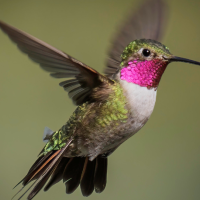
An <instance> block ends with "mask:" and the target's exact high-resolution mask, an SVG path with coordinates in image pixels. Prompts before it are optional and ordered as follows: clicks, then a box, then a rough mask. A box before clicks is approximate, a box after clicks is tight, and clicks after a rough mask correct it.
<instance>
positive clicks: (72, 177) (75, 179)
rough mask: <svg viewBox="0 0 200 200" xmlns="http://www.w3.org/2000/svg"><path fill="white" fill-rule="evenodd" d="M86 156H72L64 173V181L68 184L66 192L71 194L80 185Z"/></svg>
mask: <svg viewBox="0 0 200 200" xmlns="http://www.w3.org/2000/svg"><path fill="white" fill-rule="evenodd" d="M84 160H85V158H78V157H77V158H71V159H70V161H69V162H68V164H67V166H66V168H65V170H64V173H63V182H64V183H65V186H66V193H67V194H71V193H72V192H74V190H76V188H77V187H78V186H79V183H80V179H81V174H82V170H83V165H84Z"/></svg>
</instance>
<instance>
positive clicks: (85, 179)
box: [81, 158, 96, 197]
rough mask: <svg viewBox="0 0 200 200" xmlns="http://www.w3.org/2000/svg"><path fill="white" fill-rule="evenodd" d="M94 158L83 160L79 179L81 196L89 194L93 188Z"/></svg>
mask: <svg viewBox="0 0 200 200" xmlns="http://www.w3.org/2000/svg"><path fill="white" fill-rule="evenodd" d="M95 165H96V159H95V160H93V161H89V159H88V158H86V160H85V165H84V170H83V174H82V179H81V192H82V195H83V196H86V197H87V196H89V195H91V194H92V192H93V190H94V172H95Z"/></svg>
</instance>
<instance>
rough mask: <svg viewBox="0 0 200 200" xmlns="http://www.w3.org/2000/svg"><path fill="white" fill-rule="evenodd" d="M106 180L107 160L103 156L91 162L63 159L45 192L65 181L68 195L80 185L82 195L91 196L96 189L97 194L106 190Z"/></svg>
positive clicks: (79, 158)
mask: <svg viewBox="0 0 200 200" xmlns="http://www.w3.org/2000/svg"><path fill="white" fill-rule="evenodd" d="M106 178H107V158H103V157H101V155H100V156H98V157H97V158H96V159H94V160H93V161H90V160H89V159H88V157H86V158H85V157H74V158H66V157H63V158H62V160H61V162H60V163H59V165H58V166H57V168H56V170H55V171H54V172H53V174H52V176H51V179H50V180H49V182H48V183H47V185H46V186H45V188H44V191H47V190H48V189H49V188H50V187H51V186H53V185H54V184H56V183H58V182H59V181H60V180H62V179H63V182H64V183H65V186H66V193H67V194H71V193H73V192H74V191H75V190H76V188H77V187H78V186H79V184H80V188H81V192H82V195H83V196H89V195H91V194H92V192H93V190H94V189H95V191H96V192H97V193H100V192H102V191H103V190H104V189H105V186H106Z"/></svg>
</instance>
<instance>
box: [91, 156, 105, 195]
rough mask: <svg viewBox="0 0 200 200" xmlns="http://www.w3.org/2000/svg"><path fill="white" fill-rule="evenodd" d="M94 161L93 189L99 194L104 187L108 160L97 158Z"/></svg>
mask: <svg viewBox="0 0 200 200" xmlns="http://www.w3.org/2000/svg"><path fill="white" fill-rule="evenodd" d="M96 160H97V162H96V170H95V176H94V187H95V192H96V193H101V192H103V190H104V189H105V187H106V181H107V165H108V159H107V158H103V157H101V156H98V157H97V158H96Z"/></svg>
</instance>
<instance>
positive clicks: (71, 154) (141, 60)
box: [0, 0, 200, 200]
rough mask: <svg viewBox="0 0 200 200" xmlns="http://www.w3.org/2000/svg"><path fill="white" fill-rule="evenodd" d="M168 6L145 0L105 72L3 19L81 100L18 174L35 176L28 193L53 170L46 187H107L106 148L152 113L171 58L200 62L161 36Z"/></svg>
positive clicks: (46, 135) (117, 143) (69, 190)
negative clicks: (162, 40) (176, 50)
mask: <svg viewBox="0 0 200 200" xmlns="http://www.w3.org/2000/svg"><path fill="white" fill-rule="evenodd" d="M165 13H166V5H165V4H164V2H162V1H161V0H147V1H145V2H144V4H143V5H142V6H141V7H140V9H138V11H137V12H136V13H134V14H131V16H130V17H129V19H128V20H127V21H126V22H125V23H124V24H123V26H122V27H121V29H120V31H119V33H118V35H117V36H116V37H115V39H114V40H113V45H112V48H111V50H110V52H109V58H108V61H107V64H106V69H105V75H103V74H100V73H99V72H97V71H96V70H94V69H93V68H91V67H89V66H87V65H86V64H84V63H82V62H80V61H78V60H76V59H75V58H73V57H71V56H69V55H68V54H66V53H64V52H62V51H60V50H58V49H56V48H54V47H52V46H50V45H48V44H46V43H45V42H43V41H41V40H39V39H37V38H35V37H33V36H31V35H29V34H27V33H25V32H23V31H20V30H18V29H16V28H14V27H12V26H10V25H8V24H5V23H4V22H0V27H1V29H2V30H3V31H4V32H5V33H6V34H7V35H8V36H9V37H10V39H11V40H12V41H13V42H15V43H16V44H17V46H18V47H19V49H20V50H21V51H22V52H24V53H26V54H28V56H29V57H30V58H31V59H32V60H33V61H34V62H36V63H39V64H40V66H41V68H42V69H44V70H46V71H48V72H50V75H51V76H52V77H54V78H64V79H66V80H64V81H62V82H61V83H60V86H62V87H63V88H64V90H65V91H67V92H68V94H69V97H70V98H71V99H72V101H73V102H74V103H75V104H76V105H77V106H78V107H77V108H76V110H75V111H74V113H73V114H72V116H71V117H70V119H69V120H68V121H67V122H66V124H64V125H63V126H62V127H61V128H60V129H59V130H57V131H55V132H54V131H51V130H50V129H48V128H45V132H44V141H45V142H46V145H45V146H44V148H43V149H42V151H41V152H40V154H39V157H38V159H37V160H36V161H35V163H34V164H33V166H32V167H31V168H30V170H29V171H28V173H27V175H26V176H25V177H24V178H23V179H22V180H21V181H20V183H22V185H23V187H22V189H23V188H24V187H25V186H27V185H28V184H29V183H30V182H33V183H32V185H31V186H30V187H29V188H28V189H27V191H28V190H29V189H30V188H32V191H31V192H30V194H29V195H28V199H29V200H30V199H32V198H33V197H34V196H35V195H36V194H37V193H38V192H39V191H40V190H41V189H42V188H43V186H44V185H45V183H46V182H47V180H48V179H49V178H50V180H49V181H48V183H47V184H46V185H45V188H44V190H45V191H47V190H48V189H49V188H50V187H51V186H52V185H54V184H56V183H57V182H59V181H60V180H63V182H64V183H65V185H66V193H68V194H70V193H72V192H73V191H74V190H75V189H76V188H77V187H78V186H79V184H80V188H81V192H82V194H83V196H89V195H90V194H92V192H93V190H94V189H95V191H96V192H97V193H101V192H102V191H103V190H104V189H105V186H106V179H107V178H106V177H107V159H108V156H109V155H110V154H111V153H112V152H114V151H115V150H116V149H117V147H119V146H120V144H122V143H123V142H124V141H125V140H127V139H128V138H130V137H131V136H132V135H134V134H135V133H136V132H138V131H139V130H140V129H141V128H142V127H143V126H144V124H145V123H146V122H147V121H148V119H149V117H150V115H151V114H152V112H153V109H154V105H155V101H156V93H157V88H158V85H159V82H160V79H161V76H162V74H163V72H164V71H165V69H166V67H167V65H168V64H169V63H170V62H173V61H180V62H188V63H192V64H197V65H200V62H196V61H192V60H188V59H185V58H180V57H177V56H174V55H173V54H171V53H170V51H169V49H168V48H167V47H166V46H164V45H163V44H161V43H160V42H158V41H160V38H161V36H162V32H163V28H164V27H165V26H166V25H165V23H164V22H165ZM20 191H21V190H20ZM25 193H26V192H25ZM25 193H24V194H25ZM24 194H23V195H24ZM23 195H22V196H23ZM22 196H21V197H22ZM21 197H20V198H19V199H21Z"/></svg>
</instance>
